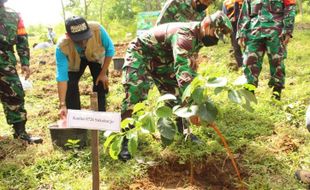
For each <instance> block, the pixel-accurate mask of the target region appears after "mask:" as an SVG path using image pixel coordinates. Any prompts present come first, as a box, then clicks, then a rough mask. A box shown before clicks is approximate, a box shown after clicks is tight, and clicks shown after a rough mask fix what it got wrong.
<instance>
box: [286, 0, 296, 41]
mask: <svg viewBox="0 0 310 190" xmlns="http://www.w3.org/2000/svg"><path fill="white" fill-rule="evenodd" d="M295 16H296V0H284V19H283V26H284V28H283V35H289V36H290V37H292V34H293V30H294V23H295Z"/></svg>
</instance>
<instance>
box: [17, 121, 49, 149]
mask: <svg viewBox="0 0 310 190" xmlns="http://www.w3.org/2000/svg"><path fill="white" fill-rule="evenodd" d="M13 128H14V131H15V133H14V134H13V137H14V139H21V140H23V141H26V142H27V143H29V144H33V143H35V144H41V143H42V142H43V139H42V138H41V137H31V136H29V135H28V133H27V132H26V130H25V122H19V123H14V124H13Z"/></svg>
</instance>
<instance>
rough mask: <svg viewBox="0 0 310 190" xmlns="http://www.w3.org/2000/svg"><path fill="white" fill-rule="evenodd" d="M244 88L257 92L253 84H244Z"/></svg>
mask: <svg viewBox="0 0 310 190" xmlns="http://www.w3.org/2000/svg"><path fill="white" fill-rule="evenodd" d="M243 87H244V88H245V89H248V90H249V91H255V90H256V86H254V85H253V84H244V85H243Z"/></svg>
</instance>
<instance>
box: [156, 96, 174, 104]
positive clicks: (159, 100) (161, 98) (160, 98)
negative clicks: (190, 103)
mask: <svg viewBox="0 0 310 190" xmlns="http://www.w3.org/2000/svg"><path fill="white" fill-rule="evenodd" d="M166 100H177V98H176V97H175V95H173V94H165V95H163V96H161V97H159V98H158V99H157V103H159V102H162V101H166Z"/></svg>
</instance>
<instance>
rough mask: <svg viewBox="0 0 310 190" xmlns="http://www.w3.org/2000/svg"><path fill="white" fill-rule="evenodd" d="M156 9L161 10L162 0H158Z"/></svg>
mask: <svg viewBox="0 0 310 190" xmlns="http://www.w3.org/2000/svg"><path fill="white" fill-rule="evenodd" d="M156 9H157V10H161V2H160V0H157V1H156Z"/></svg>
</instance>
